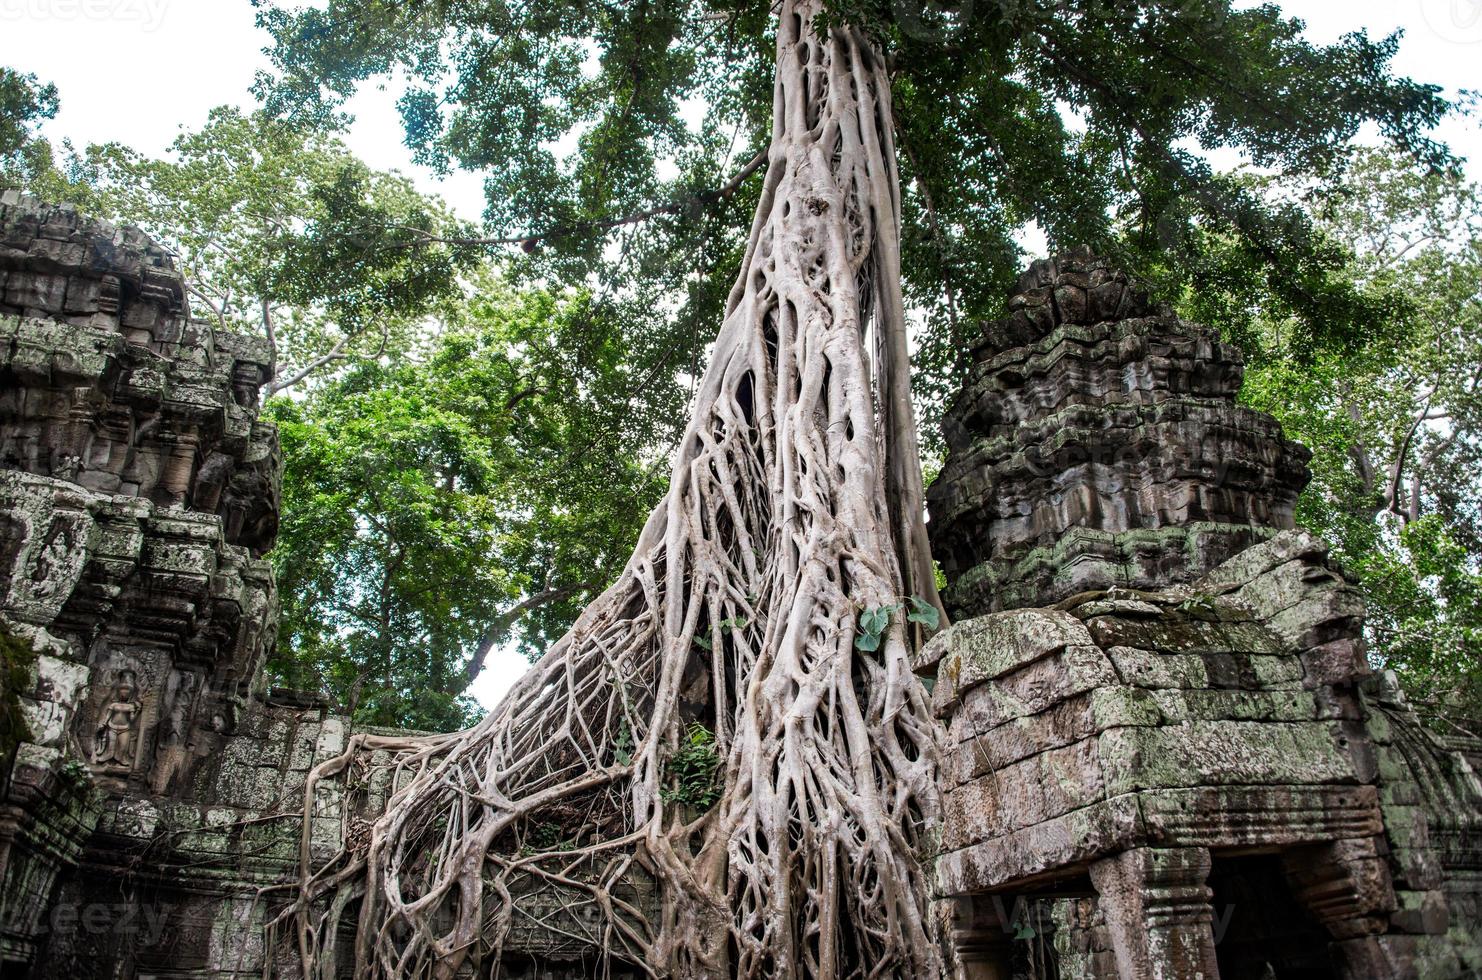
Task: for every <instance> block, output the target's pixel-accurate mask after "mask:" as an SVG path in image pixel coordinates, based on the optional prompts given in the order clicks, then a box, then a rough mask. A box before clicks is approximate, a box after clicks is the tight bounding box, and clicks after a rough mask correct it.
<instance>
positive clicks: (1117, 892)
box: [1091, 847, 1220, 980]
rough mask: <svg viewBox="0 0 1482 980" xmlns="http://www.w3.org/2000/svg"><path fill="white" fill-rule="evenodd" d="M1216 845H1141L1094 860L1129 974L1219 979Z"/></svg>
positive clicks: (1129, 978)
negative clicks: (1212, 872) (1211, 881)
mask: <svg viewBox="0 0 1482 980" xmlns="http://www.w3.org/2000/svg"><path fill="white" fill-rule="evenodd" d="M1209 867H1210V859H1209V852H1208V851H1207V850H1205V849H1203V848H1197V847H1187V848H1157V847H1140V848H1136V849H1134V850H1130V851H1124V852H1123V853H1121V854H1118V855H1117V856H1116V857H1111V858H1106V859H1104V860H1101V861H1097V862H1096V863H1095V864H1093V865H1091V883H1092V884H1093V885H1095V886H1096V891H1097V893H1098V894H1099V895H1100V903H1101V909H1102V913H1103V914H1104V915H1105V917H1106V926H1107V931H1108V932H1109V933H1110V935H1111V941H1112V948H1113V950H1115V953H1116V959H1117V974H1118V975H1119V976H1120V977H1121V978H1122V980H1218V978H1219V975H1220V972H1219V966H1218V965H1217V964H1216V962H1215V956H1214V929H1213V923H1214V909H1213V908H1212V907H1211V905H1210V899H1211V897H1212V896H1213V893H1212V892H1211V891H1210V889H1209V886H1208V885H1206V884H1205V881H1206V880H1207V879H1208V877H1209Z"/></svg>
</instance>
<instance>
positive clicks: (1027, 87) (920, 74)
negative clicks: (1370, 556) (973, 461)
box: [255, 0, 1448, 449]
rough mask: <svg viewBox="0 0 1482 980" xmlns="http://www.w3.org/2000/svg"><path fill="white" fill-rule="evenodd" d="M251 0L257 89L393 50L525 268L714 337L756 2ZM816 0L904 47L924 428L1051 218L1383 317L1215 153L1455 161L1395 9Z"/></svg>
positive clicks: (1311, 311)
mask: <svg viewBox="0 0 1482 980" xmlns="http://www.w3.org/2000/svg"><path fill="white" fill-rule="evenodd" d="M255 2H256V3H257V4H258V5H259V7H260V13H259V21H260V23H261V24H262V25H263V26H264V27H265V28H266V29H267V30H268V31H270V32H271V33H272V35H273V36H274V38H275V41H276V44H275V47H273V48H272V49H271V51H270V54H271V56H272V58H273V60H274V63H275V71H274V72H273V73H265V74H263V75H262V76H260V78H259V81H258V90H259V93H260V94H261V95H262V96H263V97H264V98H265V100H266V105H267V108H268V109H269V111H271V112H273V113H277V114H284V115H290V116H294V117H296V118H313V119H317V120H320V121H328V122H332V121H334V120H336V119H337V118H339V116H340V113H341V112H342V106H343V104H344V102H345V100H346V99H347V98H348V97H349V96H350V95H351V94H352V93H353V92H354V91H355V90H356V87H357V85H358V84H359V83H361V82H364V81H367V80H371V79H379V78H385V77H387V76H391V75H398V76H399V77H402V78H404V79H405V80H406V81H407V83H408V89H407V91H406V94H405V95H404V96H403V97H402V99H401V102H400V109H401V112H402V116H403V121H404V123H405V126H406V133H407V142H408V145H409V146H411V147H412V148H413V150H414V152H415V153H416V154H417V155H418V158H419V159H420V160H421V161H422V162H424V163H428V164H431V165H433V166H436V167H441V168H453V167H462V168H466V169H472V170H482V171H484V172H485V173H487V174H488V177H487V188H488V207H487V210H486V212H485V217H486V219H487V223H488V228H487V232H486V235H485V236H483V238H484V240H486V241H490V242H494V243H499V242H503V243H514V244H519V245H522V246H523V247H524V250H525V251H526V253H528V254H527V255H526V256H525V257H524V262H525V265H526V267H527V269H528V270H529V271H531V272H534V273H540V274H543V275H546V276H550V277H553V278H554V279H555V280H557V281H575V280H579V279H581V278H582V277H584V276H586V275H587V274H588V273H590V272H594V271H595V273H596V274H597V275H598V276H599V277H600V280H601V281H602V282H603V283H604V286H605V287H606V288H611V289H613V290H614V291H617V292H624V293H628V294H631V295H632V296H633V297H634V299H635V300H640V302H639V305H638V306H637V307H635V309H636V310H637V311H640V313H639V315H638V318H640V319H643V320H645V321H646V322H647V325H646V327H645V329H646V331H648V332H650V333H652V334H654V335H655V337H656V338H657V339H656V341H655V343H654V345H653V347H652V348H651V349H652V350H654V351H673V352H677V354H676V356H675V357H674V358H673V360H672V362H671V363H670V365H669V367H670V369H671V372H670V373H671V375H672V369H673V368H674V367H675V366H676V365H684V364H687V363H689V362H690V361H692V360H693V357H694V355H695V352H697V351H698V350H699V349H700V347H701V345H703V343H704V342H705V340H706V339H708V337H709V330H708V329H707V328H704V327H700V326H698V325H701V324H713V323H715V322H717V321H718V319H719V312H720V310H721V308H722V305H723V303H724V298H725V289H724V285H725V280H724V278H723V277H721V276H717V275H715V273H716V272H717V271H718V270H724V269H729V268H732V267H734V265H735V263H736V262H737V261H738V260H739V258H740V248H741V246H742V244H743V243H744V235H745V232H746V229H747V224H748V221H749V218H750V215H751V211H752V208H753V206H754V204H755V194H756V193H757V190H758V188H759V185H760V183H761V182H760V180H759V179H745V178H746V177H747V175H748V170H747V166H746V164H747V161H751V162H752V163H757V162H759V161H758V159H757V156H756V155H757V154H758V153H759V151H760V150H761V149H762V148H763V147H765V145H766V142H767V140H768V138H769V134H770V127H771V109H772V105H771V101H770V97H771V86H770V77H771V58H772V44H771V39H770V33H771V31H772V30H773V27H772V23H773V21H772V18H771V16H770V11H769V8H768V6H767V5H766V4H756V3H749V2H741V0H689V2H677V3H665V4H649V3H636V4H634V3H617V2H595V3H594V2H585V0H584V2H580V3H576V2H572V0H539V2H535V3H527V4H521V5H517V6H510V5H505V4H480V3H471V4H455V3H446V2H425V3H414V4H375V5H367V4H364V3H360V2H350V0H331V2H329V3H326V4H316V5H314V6H312V7H298V8H295V7H293V6H291V5H288V4H286V3H276V2H272V0H255ZM829 10H830V16H831V17H833V18H835V19H839V20H846V21H852V22H855V23H860V24H863V25H866V26H867V27H868V29H869V30H870V31H871V32H872V33H873V34H874V36H875V37H876V39H877V40H878V42H879V43H880V45H881V47H882V49H883V50H884V52H885V54H886V57H887V58H888V59H889V62H890V72H891V80H892V86H893V97H894V122H895V134H894V136H895V140H896V144H897V148H898V150H899V156H900V160H901V166H902V174H903V190H904V200H903V206H904V220H905V231H904V236H903V242H902V247H903V255H902V260H901V261H902V270H903V274H904V279H905V285H906V290H907V295H908V300H909V302H910V303H911V304H912V306H913V308H915V309H917V310H919V311H923V313H924V315H925V318H926V328H927V329H926V330H925V332H924V334H923V335H922V337H921V338H920V343H919V346H918V352H917V355H916V358H917V362H918V366H919V367H920V368H921V370H919V371H918V372H917V374H916V385H917V394H918V397H919V398H920V400H921V402H922V406H923V409H924V418H923V421H924V423H925V425H924V432H925V433H926V439H927V441H928V448H929V449H930V448H933V447H934V445H935V440H936V438H937V436H936V430H937V426H936V419H937V413H938V411H939V409H940V407H941V404H942V402H943V401H944V400H945V398H946V397H947V396H948V395H949V394H950V393H951V392H952V391H955V390H956V388H957V386H958V384H959V382H960V372H961V371H962V370H963V369H964V367H965V361H964V356H965V355H964V348H965V346H966V345H967V342H968V341H970V340H971V339H972V338H973V337H974V335H975V334H976V331H977V329H978V327H977V323H978V322H979V321H980V320H981V319H984V318H992V317H994V316H996V315H997V314H998V311H999V309H1000V307H1001V303H1002V297H1003V296H1004V295H1005V293H1006V291H1007V287H1008V285H1009V283H1011V282H1012V279H1013V277H1014V276H1015V275H1016V274H1017V272H1018V270H1019V269H1020V268H1021V267H1022V264H1023V263H1022V255H1021V249H1020V247H1019V246H1018V245H1017V244H1016V239H1015V235H1016V232H1018V231H1019V230H1020V229H1023V228H1026V227H1028V226H1030V225H1033V226H1036V227H1038V228H1039V229H1041V230H1042V231H1043V232H1044V233H1045V234H1046V236H1047V237H1048V239H1049V242H1050V245H1051V247H1052V248H1062V247H1066V246H1071V245H1077V244H1090V245H1093V246H1097V247H1100V248H1108V249H1113V250H1115V251H1117V252H1120V253H1121V254H1122V257H1123V258H1124V259H1126V260H1127V261H1128V262H1129V264H1130V265H1131V266H1132V269H1133V271H1135V272H1138V273H1140V274H1141V275H1142V276H1143V278H1145V279H1150V280H1153V281H1156V282H1157V283H1158V284H1159V285H1160V287H1161V289H1162V290H1163V291H1164V292H1166V293H1167V294H1168V295H1170V296H1171V295H1174V294H1176V293H1177V292H1178V291H1179V290H1180V289H1181V288H1182V287H1184V286H1186V285H1192V286H1193V287H1194V288H1195V289H1196V290H1198V291H1206V290H1212V289H1217V288H1218V287H1219V286H1220V285H1222V284H1225V283H1228V282H1229V281H1231V280H1232V279H1236V278H1237V277H1239V278H1243V279H1246V280H1254V281H1257V282H1261V283H1263V284H1264V285H1265V287H1266V288H1267V289H1268V290H1269V291H1270V292H1271V293H1272V294H1274V295H1278V296H1280V297H1281V298H1282V300H1283V301H1284V302H1285V303H1286V304H1287V305H1288V306H1289V307H1290V309H1291V310H1292V311H1293V313H1294V320H1293V323H1294V326H1295V328H1296V329H1300V330H1301V331H1303V332H1304V333H1305V334H1306V335H1308V336H1309V337H1311V338H1313V340H1315V341H1317V342H1321V343H1329V342H1336V341H1341V340H1342V339H1343V338H1345V337H1351V336H1355V335H1359V334H1362V333H1363V332H1364V330H1365V329H1366V326H1367V324H1369V323H1371V322H1373V321H1374V319H1375V316H1374V314H1375V310H1374V308H1373V306H1372V305H1370V304H1369V303H1368V302H1367V300H1368V299H1369V297H1368V296H1366V295H1365V294H1363V293H1356V292H1355V291H1354V290H1353V289H1352V285H1353V284H1352V283H1351V282H1350V281H1349V280H1348V279H1346V278H1345V277H1344V275H1343V274H1342V270H1343V267H1344V263H1345V260H1346V256H1345V255H1344V253H1343V251H1342V250H1341V249H1339V248H1334V247H1333V246H1332V243H1331V242H1330V241H1328V240H1326V239H1325V238H1324V237H1323V236H1321V235H1318V234H1316V233H1315V232H1314V229H1313V227H1312V224H1311V221H1310V220H1309V218H1308V216H1307V214H1306V211H1305V210H1304V209H1303V208H1302V207H1300V206H1298V205H1295V204H1292V203H1290V202H1287V203H1281V202H1274V201H1271V200H1268V199H1265V198H1263V197H1262V196H1261V195H1259V194H1255V193H1252V192H1251V191H1250V189H1249V188H1248V187H1246V186H1245V185H1243V184H1242V183H1241V182H1239V181H1236V180H1232V179H1230V178H1229V177H1227V176H1224V175H1221V174H1218V173H1216V172H1215V171H1214V170H1213V169H1212V168H1211V167H1210V166H1209V165H1208V164H1207V163H1206V162H1205V160H1204V158H1203V157H1202V156H1201V154H1202V153H1205V152H1208V151H1213V150H1220V149H1227V148H1237V149H1240V150H1242V151H1243V152H1244V153H1245V155H1246V156H1247V158H1248V159H1249V160H1250V161H1251V162H1253V163H1254V164H1256V165H1258V166H1260V167H1263V168H1268V169H1272V170H1276V171H1279V172H1282V173H1286V174H1291V175H1301V176H1303V177H1305V178H1308V179H1310V180H1311V181H1313V182H1314V184H1315V185H1316V187H1317V188H1318V189H1319V190H1330V189H1332V188H1333V187H1336V186H1339V185H1340V184H1341V179H1342V170H1343V164H1344V159H1345V158H1344V155H1343V153H1342V148H1343V146H1344V145H1345V143H1347V141H1349V140H1350V139H1351V138H1352V137H1353V136H1354V135H1355V134H1356V133H1357V132H1358V131H1359V129H1360V127H1362V126H1363V125H1365V124H1372V125H1374V126H1375V127H1376V128H1377V129H1378V130H1379V131H1380V133H1381V134H1382V135H1383V136H1384V137H1385V138H1386V139H1387V140H1388V141H1389V143H1390V145H1392V146H1393V147H1395V148H1396V150H1397V152H1399V153H1401V154H1403V155H1405V156H1407V157H1409V158H1413V159H1419V160H1422V161H1424V162H1426V163H1428V164H1431V165H1438V166H1439V165H1444V164H1445V163H1446V162H1447V161H1448V156H1447V153H1446V152H1445V150H1444V149H1443V148H1442V147H1439V146H1437V145H1436V144H1434V143H1432V142H1431V141H1430V140H1429V139H1428V137H1427V136H1426V132H1427V131H1428V128H1429V127H1430V126H1431V125H1432V124H1434V123H1435V122H1436V121H1437V120H1438V119H1439V118H1440V117H1441V116H1442V115H1443V114H1444V112H1445V111H1446V110H1447V108H1448V106H1447V103H1446V102H1445V100H1444V99H1442V98H1441V97H1440V96H1439V94H1438V90H1437V89H1435V88H1434V87H1430V86H1426V85H1421V84H1417V83H1415V82H1412V81H1409V80H1407V79H1401V78H1396V77H1394V76H1393V75H1392V74H1391V73H1390V70H1389V63H1390V60H1391V58H1392V56H1393V54H1394V52H1395V47H1396V43H1397V39H1396V38H1392V37H1391V38H1385V39H1381V40H1375V39H1371V38H1369V37H1367V36H1365V35H1363V34H1362V33H1358V34H1352V35H1348V36H1346V37H1344V38H1342V39H1341V40H1339V41H1338V42H1337V43H1335V44H1331V45H1326V46H1323V45H1314V44H1311V43H1310V42H1308V41H1306V40H1304V39H1303V38H1302V36H1301V33H1300V30H1301V23H1300V22H1299V21H1297V20H1294V19H1291V18H1287V17H1285V16H1283V15H1282V13H1281V12H1280V10H1279V8H1278V7H1277V6H1276V5H1273V4H1263V5H1259V6H1251V7H1249V8H1247V9H1235V7H1234V5H1233V4H1231V3H1230V2H1229V0H1194V2H1187V0H1183V2H1178V3H1171V2H1164V0H1151V2H1147V0H1145V2H1139V3H1124V4H1113V3H1105V2H1093V3H1087V4H1076V5H1066V4H1064V3H1061V2H1058V0H1024V2H1013V3H1009V2H1004V0H989V2H972V3H962V4H946V5H937V4H933V3H927V2H917V0H906V2H897V0H889V2H886V0H836V2H834V3H832V4H830V7H829ZM455 39H456V43H452V42H453V41H454V40H455ZM560 149H566V150H568V152H566V153H565V155H564V156H561V155H559V150H560ZM1211 236H1213V238H1211ZM614 242H616V247H614ZM1214 242H1218V243H1219V244H1220V245H1221V246H1223V247H1220V248H1215V249H1213V250H1212V246H1213V243H1214ZM657 380H658V383H660V384H665V383H670V377H669V376H663V375H662V374H661V376H660V377H659V378H658V379H657Z"/></svg>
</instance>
